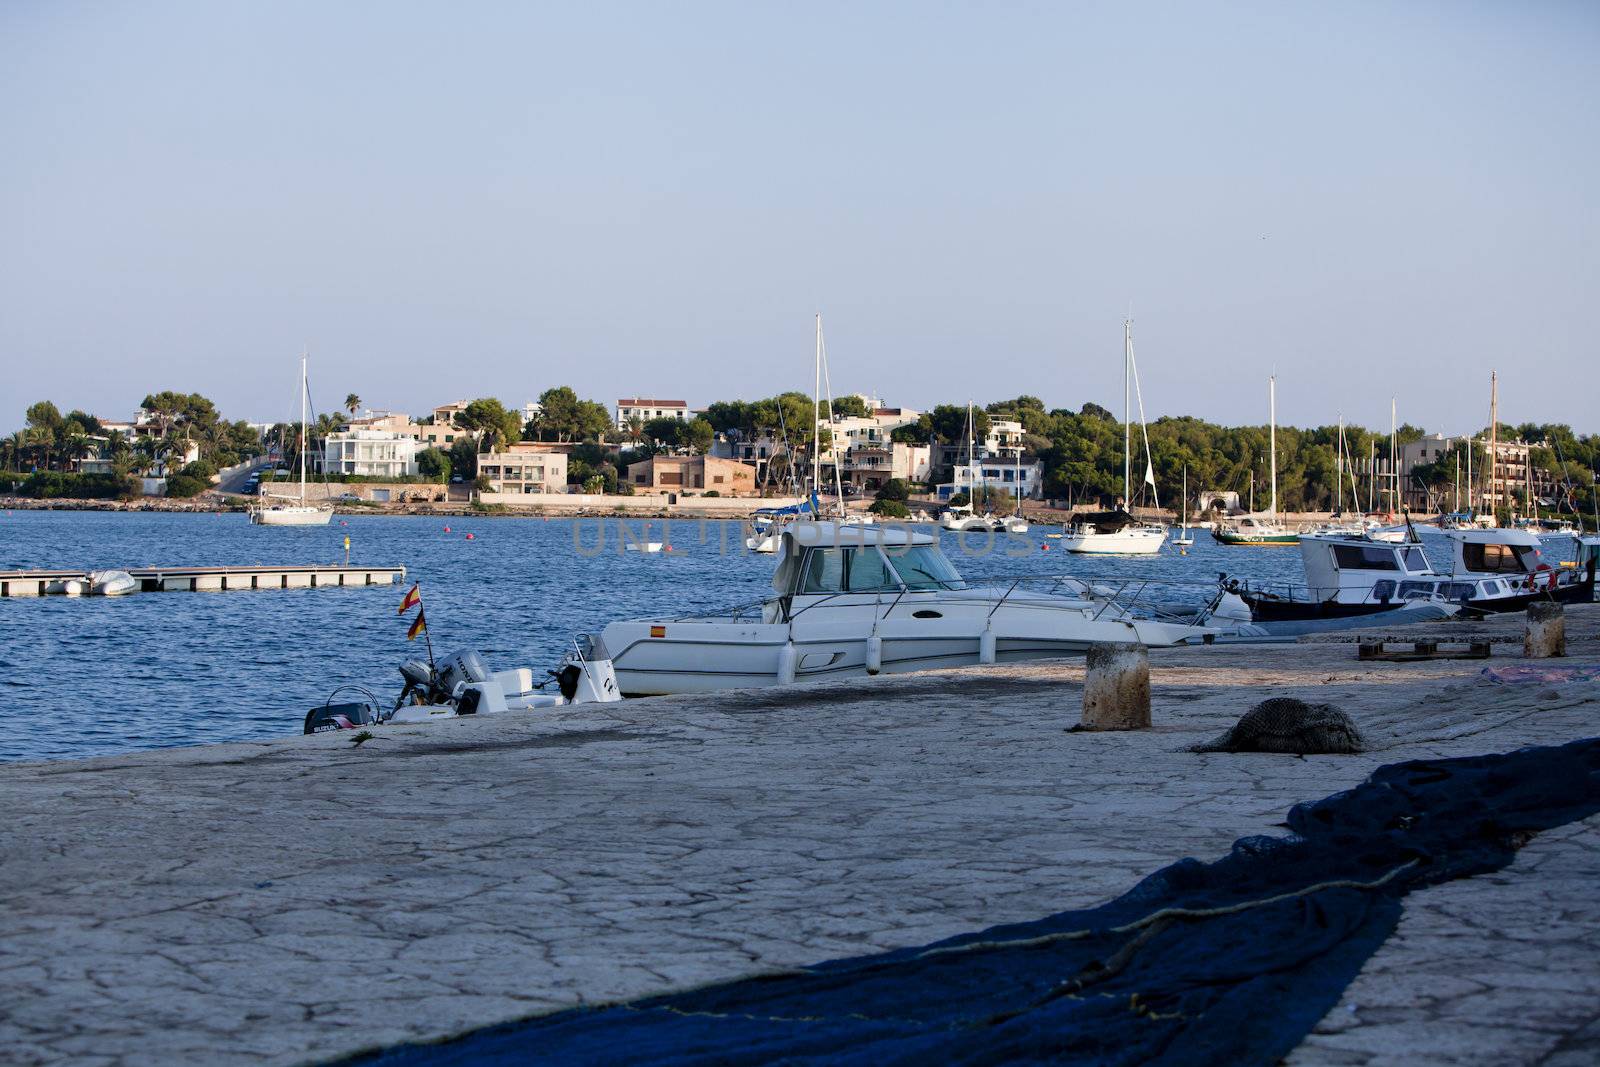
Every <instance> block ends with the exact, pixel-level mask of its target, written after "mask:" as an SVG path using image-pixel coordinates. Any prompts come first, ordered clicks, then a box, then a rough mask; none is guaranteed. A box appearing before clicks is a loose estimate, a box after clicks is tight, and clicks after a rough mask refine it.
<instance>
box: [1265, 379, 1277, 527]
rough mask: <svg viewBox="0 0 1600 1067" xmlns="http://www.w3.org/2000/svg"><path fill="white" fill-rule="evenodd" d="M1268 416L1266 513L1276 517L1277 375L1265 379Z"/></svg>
mask: <svg viewBox="0 0 1600 1067" xmlns="http://www.w3.org/2000/svg"><path fill="white" fill-rule="evenodd" d="M1267 396H1268V417H1269V425H1268V428H1267V447H1268V448H1269V449H1270V450H1271V452H1272V505H1271V508H1270V509H1269V510H1268V512H1267V513H1268V514H1269V515H1271V516H1272V517H1273V518H1274V519H1276V518H1277V517H1278V376H1277V375H1276V374H1274V375H1273V376H1272V377H1271V378H1269V379H1267Z"/></svg>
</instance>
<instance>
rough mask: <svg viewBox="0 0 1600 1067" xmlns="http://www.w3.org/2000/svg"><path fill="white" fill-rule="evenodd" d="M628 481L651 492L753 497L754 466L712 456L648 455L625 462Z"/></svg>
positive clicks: (754, 486)
mask: <svg viewBox="0 0 1600 1067" xmlns="http://www.w3.org/2000/svg"><path fill="white" fill-rule="evenodd" d="M627 480H628V484H630V485H632V486H633V487H634V489H636V490H641V489H642V490H645V491H646V492H655V493H678V492H694V493H708V492H712V491H715V492H716V493H718V494H719V495H721V496H753V495H754V494H755V491H756V469H755V467H753V466H751V465H750V464H748V463H739V462H738V461H736V460H731V459H718V458H717V457H716V456H666V455H661V456H652V457H651V458H650V459H647V460H643V461H642V462H639V463H630V464H628V474H627Z"/></svg>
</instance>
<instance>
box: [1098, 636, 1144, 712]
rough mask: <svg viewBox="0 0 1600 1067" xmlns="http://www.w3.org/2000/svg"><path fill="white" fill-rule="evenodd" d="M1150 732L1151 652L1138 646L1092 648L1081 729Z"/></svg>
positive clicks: (1117, 645) (1120, 643)
mask: <svg viewBox="0 0 1600 1067" xmlns="http://www.w3.org/2000/svg"><path fill="white" fill-rule="evenodd" d="M1149 728H1150V650H1149V649H1147V648H1145V647H1144V646H1143V645H1141V644H1137V643H1135V642H1115V643H1107V644H1094V645H1090V646H1089V658H1088V665H1087V669H1086V670H1085V671H1084V675H1083V723H1082V724H1081V729H1084V730H1148V729H1149Z"/></svg>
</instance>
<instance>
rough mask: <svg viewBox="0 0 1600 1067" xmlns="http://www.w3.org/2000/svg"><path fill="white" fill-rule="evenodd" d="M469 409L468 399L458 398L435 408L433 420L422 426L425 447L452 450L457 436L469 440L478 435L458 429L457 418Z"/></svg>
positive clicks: (423, 445)
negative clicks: (452, 402)
mask: <svg viewBox="0 0 1600 1067" xmlns="http://www.w3.org/2000/svg"><path fill="white" fill-rule="evenodd" d="M465 410H467V401H465V400H457V401H456V402H455V403H454V404H440V405H439V406H438V407H436V408H434V409H433V422H432V423H430V424H429V425H427V426H423V427H420V429H421V431H422V447H423V448H440V449H443V450H444V451H446V452H448V451H450V446H451V445H453V444H455V441H456V438H458V437H465V438H467V439H469V440H471V439H473V438H475V437H476V436H477V435H476V434H474V433H472V432H471V431H470V430H458V429H456V424H455V418H456V416H457V415H459V414H461V413H462V412H463V411H465Z"/></svg>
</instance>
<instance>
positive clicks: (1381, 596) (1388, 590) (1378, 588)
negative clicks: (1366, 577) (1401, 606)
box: [1372, 578, 1394, 604]
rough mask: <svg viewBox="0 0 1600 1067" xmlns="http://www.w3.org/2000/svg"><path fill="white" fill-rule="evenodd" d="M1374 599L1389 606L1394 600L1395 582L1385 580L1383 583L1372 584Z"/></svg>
mask: <svg viewBox="0 0 1600 1067" xmlns="http://www.w3.org/2000/svg"><path fill="white" fill-rule="evenodd" d="M1372 599H1373V600H1376V601H1377V602H1378V603H1380V604H1387V603H1388V602H1389V601H1391V600H1393V599H1394V582H1392V581H1391V580H1389V579H1388V578H1385V579H1384V580H1383V581H1381V582H1373V583H1372Z"/></svg>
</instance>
